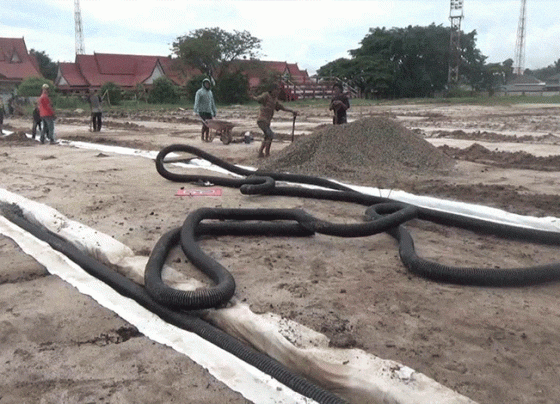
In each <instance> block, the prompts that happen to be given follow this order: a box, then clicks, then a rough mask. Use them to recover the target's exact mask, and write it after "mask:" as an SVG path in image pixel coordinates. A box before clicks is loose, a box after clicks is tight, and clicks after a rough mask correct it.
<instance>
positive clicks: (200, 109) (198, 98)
mask: <svg viewBox="0 0 560 404" xmlns="http://www.w3.org/2000/svg"><path fill="white" fill-rule="evenodd" d="M193 111H194V113H195V114H197V115H199V116H200V118H202V141H203V142H209V141H210V127H208V125H206V121H207V120H208V119H212V118H213V117H215V116H216V103H215V102H214V95H213V94H212V90H210V80H209V79H204V80H202V87H201V88H200V89H199V90H198V91H197V92H196V94H195V96H194V107H193Z"/></svg>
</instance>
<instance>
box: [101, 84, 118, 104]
mask: <svg viewBox="0 0 560 404" xmlns="http://www.w3.org/2000/svg"><path fill="white" fill-rule="evenodd" d="M100 93H101V94H100V95H101V96H102V97H103V98H104V99H106V100H107V101H108V102H109V105H119V104H120V103H121V101H122V89H121V88H120V87H119V86H118V85H116V84H115V83H113V82H111V81H108V82H107V83H105V84H103V85H102V86H101V90H100Z"/></svg>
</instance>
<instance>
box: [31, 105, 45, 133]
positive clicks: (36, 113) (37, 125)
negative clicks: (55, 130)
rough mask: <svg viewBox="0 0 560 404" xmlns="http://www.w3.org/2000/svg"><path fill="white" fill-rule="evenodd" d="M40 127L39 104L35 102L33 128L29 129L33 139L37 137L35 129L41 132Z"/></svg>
mask: <svg viewBox="0 0 560 404" xmlns="http://www.w3.org/2000/svg"><path fill="white" fill-rule="evenodd" d="M42 127H43V126H42V120H41V114H40V113H39V104H38V102H37V101H36V102H35V108H33V126H32V127H31V135H32V136H33V139H35V137H36V136H37V128H39V130H41V129H42Z"/></svg>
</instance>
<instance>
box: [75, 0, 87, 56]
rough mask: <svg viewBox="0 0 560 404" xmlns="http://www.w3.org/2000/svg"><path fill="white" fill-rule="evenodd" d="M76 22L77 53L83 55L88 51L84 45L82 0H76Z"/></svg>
mask: <svg viewBox="0 0 560 404" xmlns="http://www.w3.org/2000/svg"><path fill="white" fill-rule="evenodd" d="M74 23H75V31H76V55H83V54H84V53H86V50H85V47H84V29H83V27H82V13H81V11H80V0H74Z"/></svg>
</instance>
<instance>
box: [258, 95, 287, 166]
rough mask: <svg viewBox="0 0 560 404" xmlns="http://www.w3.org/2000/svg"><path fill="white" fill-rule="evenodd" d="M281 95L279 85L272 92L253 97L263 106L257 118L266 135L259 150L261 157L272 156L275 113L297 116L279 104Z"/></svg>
mask: <svg viewBox="0 0 560 404" xmlns="http://www.w3.org/2000/svg"><path fill="white" fill-rule="evenodd" d="M279 95H280V87H279V86H278V85H273V86H272V87H271V88H270V90H268V91H267V92H266V93H262V94H261V95H259V96H258V97H253V99H254V100H255V101H257V102H258V103H259V104H261V110H260V113H259V117H258V118H257V125H258V126H259V128H261V130H262V131H263V133H264V139H263V141H262V143H261V147H260V149H259V157H268V156H270V146H271V145H272V139H274V132H273V131H272V129H270V122H271V121H272V117H273V116H274V112H275V111H286V112H291V113H292V114H293V115H294V117H296V116H297V114H298V113H297V111H294V110H291V109H288V108H286V107H284V106H283V105H282V104H281V103H279V102H278V96H279Z"/></svg>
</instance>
